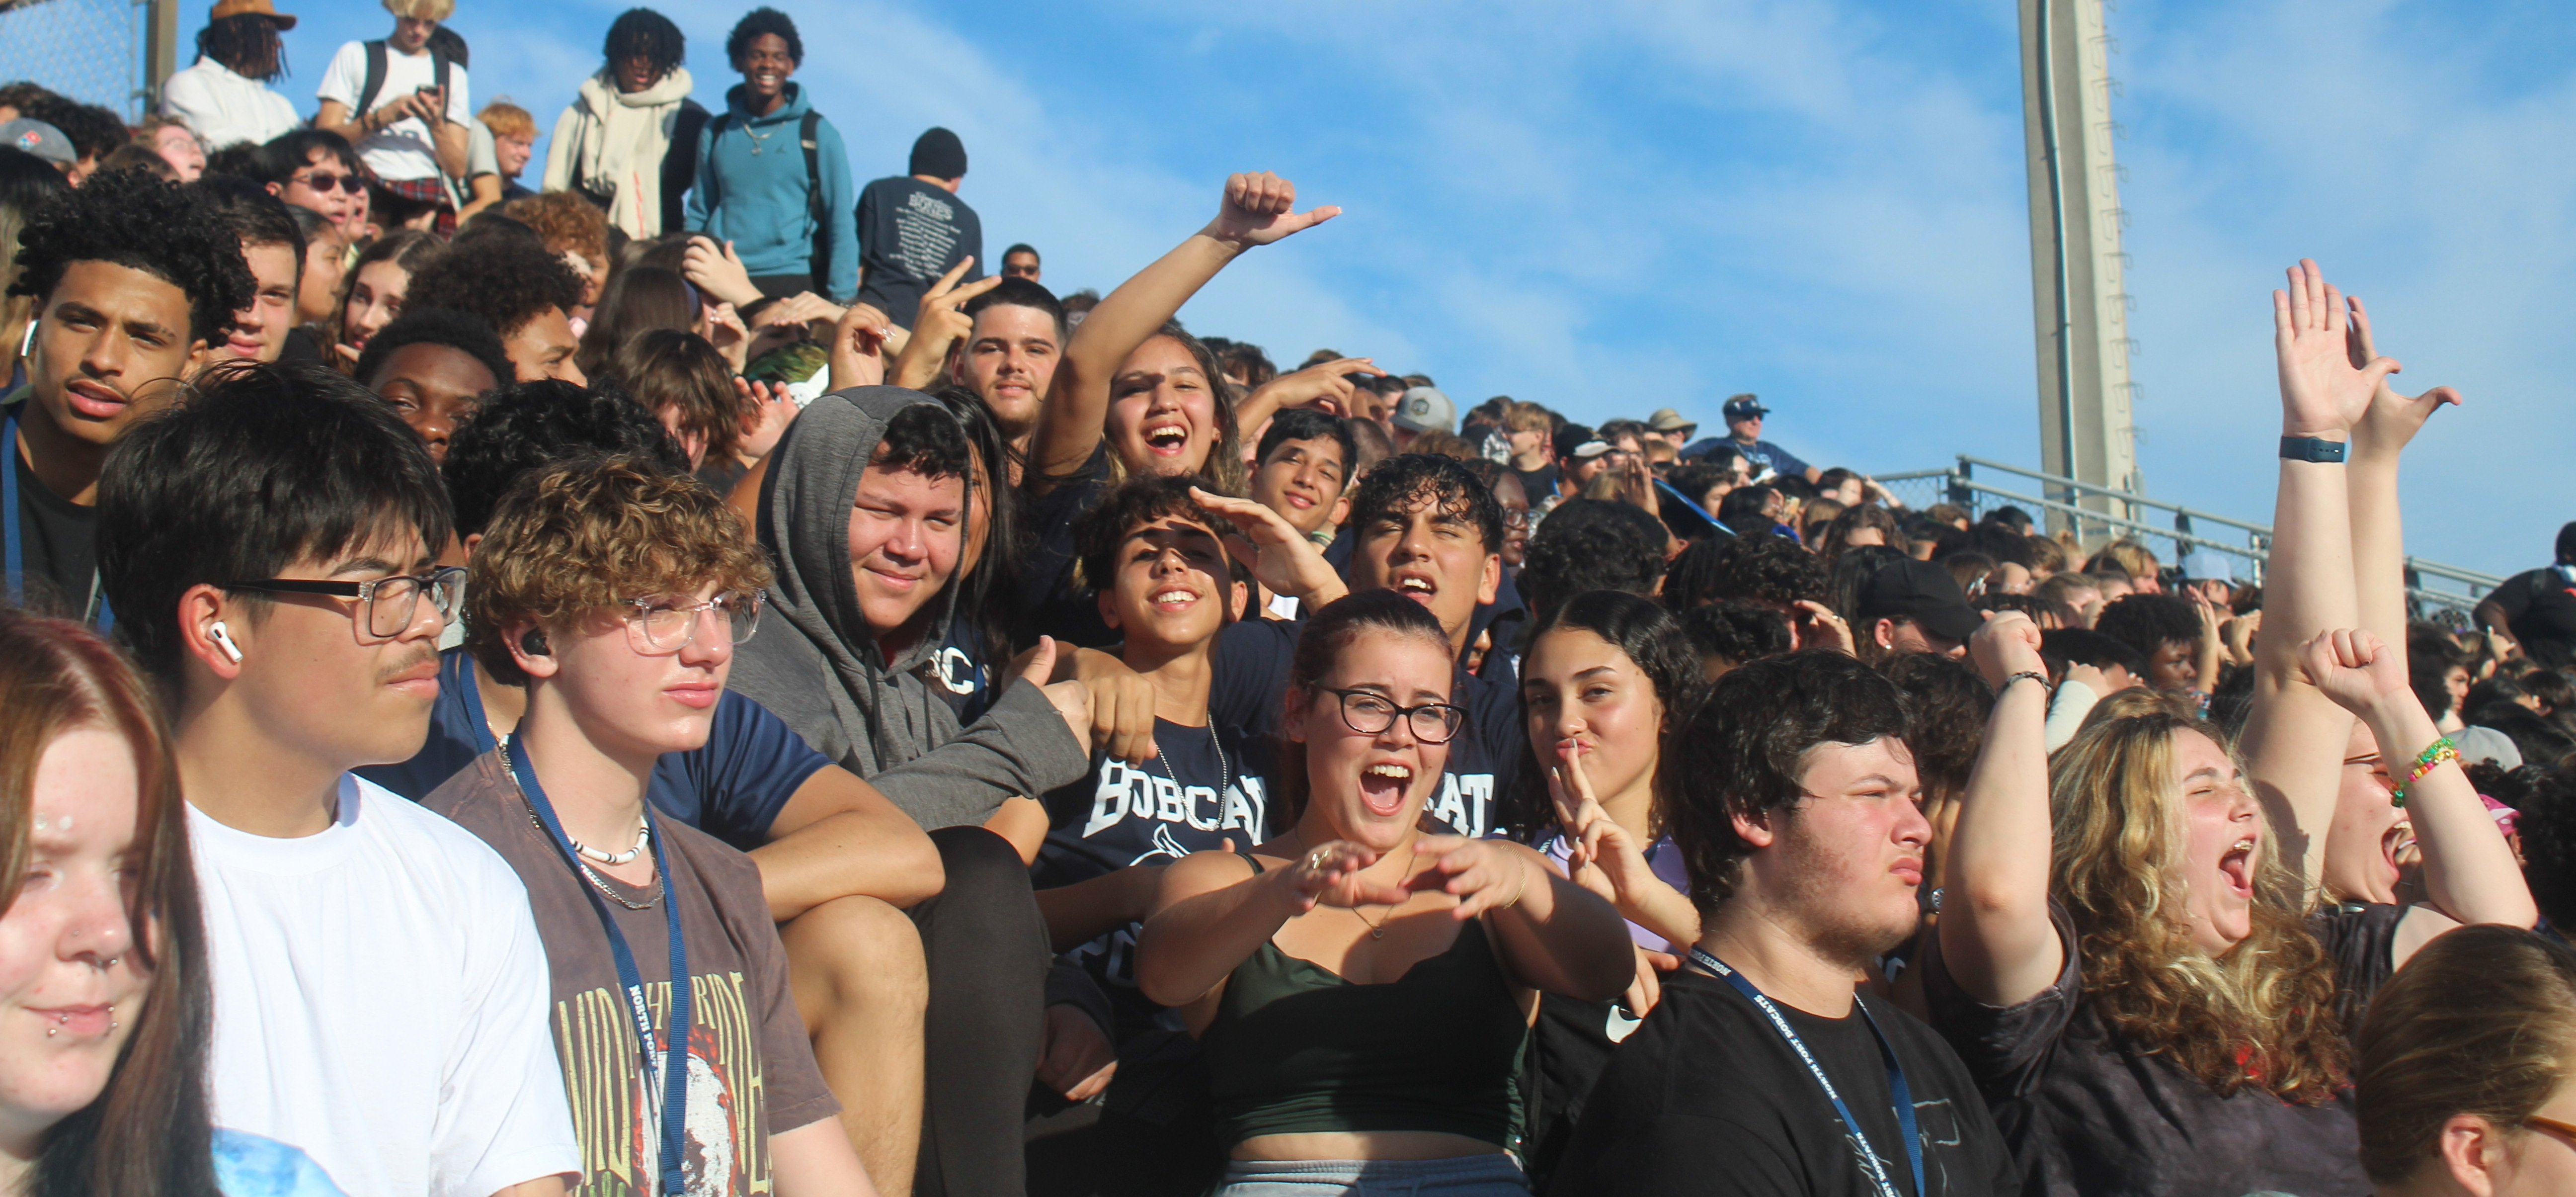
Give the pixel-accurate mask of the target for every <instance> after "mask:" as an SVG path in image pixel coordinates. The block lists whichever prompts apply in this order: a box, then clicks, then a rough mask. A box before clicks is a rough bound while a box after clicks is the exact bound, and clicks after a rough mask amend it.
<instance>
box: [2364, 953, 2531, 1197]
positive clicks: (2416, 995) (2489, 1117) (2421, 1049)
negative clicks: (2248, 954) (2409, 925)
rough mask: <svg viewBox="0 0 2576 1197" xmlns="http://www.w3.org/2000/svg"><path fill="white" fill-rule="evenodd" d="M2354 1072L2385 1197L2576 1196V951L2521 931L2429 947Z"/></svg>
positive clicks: (2398, 982)
mask: <svg viewBox="0 0 2576 1197" xmlns="http://www.w3.org/2000/svg"><path fill="white" fill-rule="evenodd" d="M2358 1056H2359V1060H2358V1063H2357V1066H2356V1067H2355V1068H2354V1069H2353V1088H2354V1096H2355V1101H2354V1113H2355V1117H2356V1118H2357V1120H2358V1121H2359V1122H2360V1124H2361V1165H2362V1167H2363V1168H2365V1169H2367V1170H2368V1171H2369V1173H2370V1179H2371V1181H2372V1182H2373V1183H2374V1184H2375V1185H2377V1186H2378V1187H2377V1189H2376V1190H2375V1191H2376V1192H2377V1193H2378V1194H2379V1197H2470V1195H2471V1194H2478V1195H2481V1197H2540V1195H2541V1194H2556V1193H2571V1192H2576V951H2569V950H2568V948H2567V945H2566V944H2563V943H2560V942H2558V941H2556V940H2552V939H2549V938H2547V937H2545V936H2542V935H2539V934H2536V933H2534V932H2530V931H2524V930H2521V929H2520V928H2515V927H2500V926H2496V925H2493V924H2487V925H2482V926H2475V927H2462V928H2460V929H2459V930H2457V931H2453V932H2450V933H2449V934H2446V935H2443V936H2441V937H2439V938H2437V939H2435V940H2434V941H2433V942H2431V943H2428V944H2426V945H2424V948H2423V950H2421V951H2419V952H2417V953H2415V958H2414V959H2413V960H2410V961H2408V962H2407V964H2406V967H2405V968H2403V969H2400V970H2398V973H2397V976H2396V977H2395V978H2393V979H2391V980H2390V981H2389V982H2388V985H2387V987H2386V988H2384V989H2382V990H2380V991H2379V996H2378V997H2377V998H2375V999H2373V1000H2372V1002H2371V1004H2370V1017H2369V1018H2368V1019H2366V1020H2365V1021H2363V1023H2362V1024H2361V1043H2360V1048H2359V1052H2358Z"/></svg>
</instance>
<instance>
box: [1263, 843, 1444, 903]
mask: <svg viewBox="0 0 2576 1197" xmlns="http://www.w3.org/2000/svg"><path fill="white" fill-rule="evenodd" d="M1376 863H1377V853H1376V852H1373V851H1371V850H1369V849H1367V848H1363V847H1361V846H1359V845H1358V844H1354V843H1351V842H1350V841H1348V840H1334V841H1332V842H1331V843H1328V844H1325V845H1323V846H1322V847H1320V848H1316V849H1314V850H1313V851H1311V852H1308V853H1306V855H1305V856H1303V857H1301V858H1299V859H1298V861H1297V863H1296V864H1294V865H1291V866H1289V867H1288V868H1286V869H1282V870H1280V871H1279V873H1278V877H1279V878H1280V881H1279V884H1281V885H1284V886H1287V887H1288V901H1289V904H1290V905H1291V906H1293V907H1295V908H1296V911H1297V913H1298V914H1304V913H1306V912H1307V911H1309V910H1313V909H1314V908H1315V907H1317V906H1319V905H1321V906H1347V907H1359V906H1398V905H1402V904H1403V902H1404V900H1405V899H1406V898H1409V897H1412V896H1413V895H1412V893H1411V891H1409V890H1408V889H1406V888H1405V887H1404V886H1401V885H1385V884H1381V883H1379V882H1375V881H1370V880H1368V879H1366V878H1364V877H1362V876H1360V870H1362V869H1365V868H1367V867H1369V866H1370V865H1373V864H1376Z"/></svg>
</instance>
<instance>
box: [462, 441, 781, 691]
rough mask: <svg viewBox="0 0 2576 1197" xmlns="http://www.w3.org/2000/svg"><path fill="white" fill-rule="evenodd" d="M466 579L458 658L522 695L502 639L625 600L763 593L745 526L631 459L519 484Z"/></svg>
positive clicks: (699, 492) (537, 475) (681, 482)
mask: <svg viewBox="0 0 2576 1197" xmlns="http://www.w3.org/2000/svg"><path fill="white" fill-rule="evenodd" d="M467 568H468V569H469V570H470V571H471V572H470V574H469V576H470V577H471V579H472V585H470V586H468V587H467V588H466V592H465V647H466V648H467V649H468V650H469V651H471V652H472V653H473V654H474V659H475V660H477V661H479V662H481V663H482V665H483V668H485V669H486V670H489V671H491V674H492V676H493V677H494V678H496V679H498V680H500V681H502V682H505V683H508V684H511V685H524V684H526V682H527V674H525V673H524V672H522V671H521V670H520V669H519V666H518V663H517V662H516V661H514V660H512V659H511V657H510V645H509V642H508V641H507V640H505V639H503V637H502V634H501V633H502V632H503V630H505V629H507V628H510V627H512V626H514V625H516V624H518V623H521V622H522V621H525V622H530V623H536V624H540V625H547V626H553V627H563V626H565V625H567V624H569V623H572V622H574V621H577V620H580V619H582V618H585V617H588V616H593V615H598V614H600V613H603V612H606V611H607V610H609V609H610V608H613V607H615V606H616V605H617V604H619V603H622V602H625V601H626V600H628V599H636V598H646V597H650V596H654V595H666V594H688V593H694V592H696V591H697V589H698V588H699V587H702V586H705V585H706V584H708V583H710V582H712V583H714V584H715V586H716V588H717V589H718V590H749V589H753V588H756V587H761V586H767V585H768V584H769V580H770V575H769V564H768V562H766V561H764V560H762V559H761V556H760V550H759V549H758V548H756V547H755V546H754V545H753V543H752V539H751V534H750V533H749V532H748V531H747V530H745V529H744V527H743V524H742V517H741V516H740V515H737V514H735V513H734V510H733V508H731V507H728V506H726V505H725V502H724V500H722V499H719V498H717V497H716V494H715V492H714V491H711V490H708V489H707V488H706V487H705V486H704V485H703V484H701V483H700V482H699V481H698V480H697V479H695V478H691V477H689V476H687V475H685V474H671V473H666V472H664V471H663V470H662V469H660V468H659V467H657V466H655V465H654V464H653V463H651V462H649V461H645V460H643V459H641V458H635V457H624V456H619V457H584V458H575V459H572V460H568V461H560V462H556V463H554V464H552V465H548V466H542V467H539V468H538V469H535V470H531V471H529V472H528V473H526V474H524V475H521V476H520V478H519V480H518V481H517V482H515V483H513V484H511V486H510V489H509V491H508V493H506V494H504V495H502V496H501V501H500V504H499V506H497V507H496V508H494V509H493V512H492V519H491V522H490V523H487V524H485V525H484V527H483V539H482V541H481V542H479V543H477V544H476V545H475V546H474V557H473V560H472V561H471V562H470V563H469V564H468V566H467Z"/></svg>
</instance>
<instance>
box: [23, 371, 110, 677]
mask: <svg viewBox="0 0 2576 1197" xmlns="http://www.w3.org/2000/svg"><path fill="white" fill-rule="evenodd" d="M26 402H28V403H33V402H35V400H34V399H32V398H31V399H28V400H26ZM0 539H5V540H6V541H8V545H9V547H8V550H7V554H6V560H5V562H0V569H5V570H7V574H6V575H5V578H0V585H5V586H6V587H7V589H8V592H9V594H10V596H11V597H13V598H16V599H18V600H19V601H22V602H23V601H25V599H26V578H27V560H26V558H27V548H26V540H27V536H26V529H24V528H22V527H20V526H19V525H18V409H17V408H15V407H6V408H0ZM88 607H89V609H88V610H86V611H83V612H81V615H82V617H83V618H85V619H87V620H89V621H90V622H93V623H95V624H97V625H98V630H99V631H100V632H105V631H107V630H108V629H109V628H111V627H114V626H116V612H114V611H110V610H108V608H107V596H106V595H103V594H100V593H99V586H98V570H97V569H96V568H94V567H93V568H92V569H91V570H90V571H89V603H88Z"/></svg>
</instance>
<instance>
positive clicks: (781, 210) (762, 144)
mask: <svg viewBox="0 0 2576 1197" xmlns="http://www.w3.org/2000/svg"><path fill="white" fill-rule="evenodd" d="M808 110H809V109H808V106H807V104H806V103H805V89H804V88H802V87H800V86H798V85H797V84H795V83H793V82H791V83H789V84H787V85H786V88H785V94H784V96H783V102H781V103H780V104H779V105H778V110H777V111H775V112H772V113H770V114H769V115H767V116H753V115H752V114H751V111H750V109H748V108H745V107H744V106H743V89H742V86H741V85H740V84H736V85H735V86H734V88H733V89H732V90H731V91H728V92H726V93H725V115H724V116H722V117H720V118H717V120H710V121H708V122H707V125H706V128H705V129H704V130H702V131H700V132H699V134H698V178H697V183H696V185H694V186H692V187H690V188H689V206H688V225H689V227H690V228H692V229H695V230H698V231H700V232H703V233H705V234H706V235H708V236H710V237H713V238H715V239H716V240H718V241H731V242H733V248H734V252H736V253H738V254H740V255H742V264H743V266H744V268H745V269H748V270H749V271H751V273H752V276H753V277H755V278H758V277H761V276H763V275H772V274H799V273H806V272H810V271H812V270H813V268H814V267H813V261H812V259H813V257H814V209H813V205H812V203H811V202H810V200H809V199H808V195H807V188H808V186H809V184H808V183H807V182H806V176H805V150H804V147H803V146H802V145H800V144H798V142H797V137H796V133H797V127H798V126H799V125H800V124H801V123H802V122H803V121H804V119H805V113H806V112H807V111H808ZM718 121H721V122H722V124H723V129H722V130H721V135H719V130H718V128H717V125H718ZM814 148H815V153H816V156H815V161H814V167H815V171H816V178H815V184H816V185H820V186H821V187H822V189H823V215H824V219H826V220H828V221H830V222H831V227H830V236H829V240H828V246H829V248H828V252H827V254H826V257H827V258H828V260H829V266H828V269H829V273H830V286H829V288H828V292H829V293H828V294H827V295H826V296H825V298H827V299H831V300H833V301H835V302H838V303H848V302H849V301H850V297H851V296H853V295H856V294H857V293H858V290H859V229H858V219H857V211H858V195H857V192H856V191H855V190H854V189H853V188H852V187H851V185H850V157H849V153H848V151H846V150H844V149H843V148H842V147H841V131H840V130H838V129H835V128H833V127H832V122H831V121H829V120H825V121H822V122H820V123H819V124H817V125H816V126H815V128H814Z"/></svg>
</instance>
